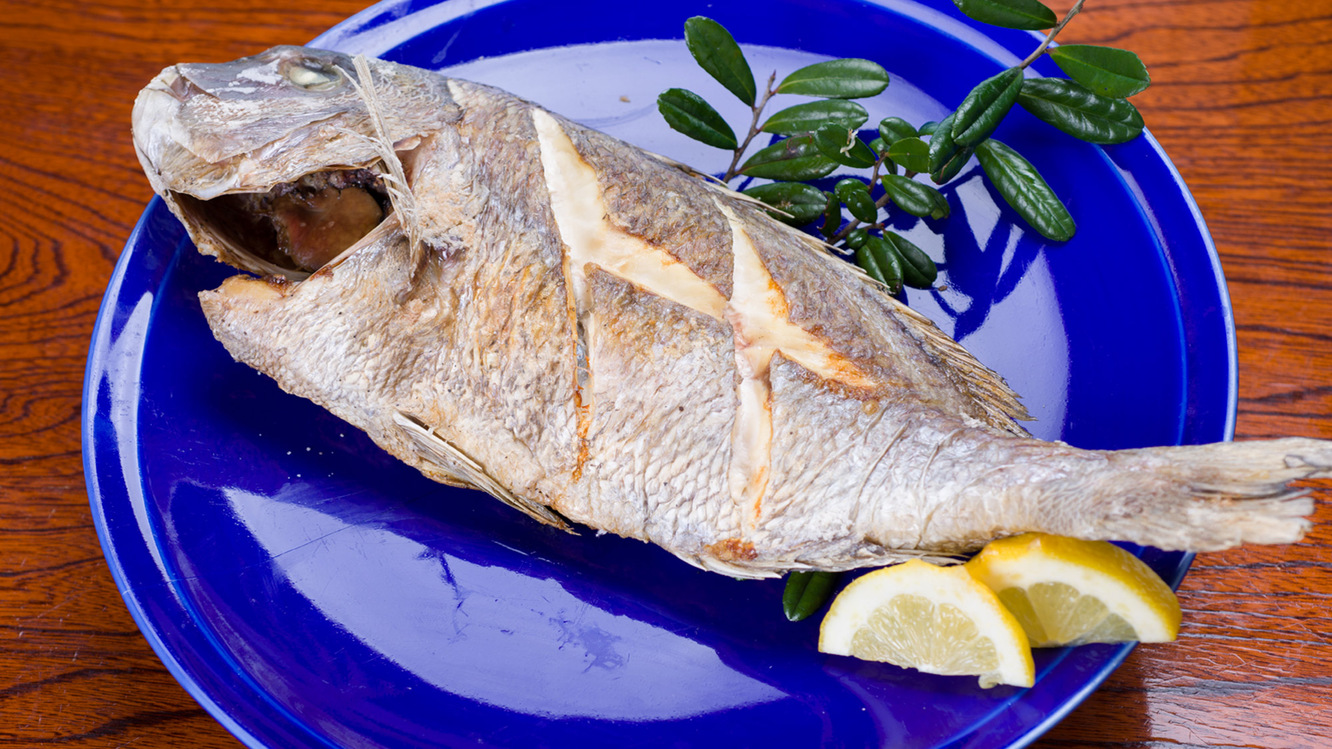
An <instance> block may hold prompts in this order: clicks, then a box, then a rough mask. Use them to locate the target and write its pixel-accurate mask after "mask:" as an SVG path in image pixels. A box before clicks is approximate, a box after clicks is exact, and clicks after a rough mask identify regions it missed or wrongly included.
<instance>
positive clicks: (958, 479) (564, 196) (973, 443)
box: [133, 47, 1332, 577]
mask: <svg viewBox="0 0 1332 749" xmlns="http://www.w3.org/2000/svg"><path fill="white" fill-rule="evenodd" d="M133 124H134V129H133V132H134V143H135V147H136V150H137V152H138V155H139V159H140V161H141V163H142V165H143V167H144V170H145V173H146V174H147V176H148V179H149V181H150V182H151V183H152V186H153V189H154V190H155V191H156V192H157V193H158V194H159V195H161V196H162V198H163V199H164V200H165V201H166V204H167V205H168V207H169V208H170V209H171V211H172V212H173V213H174V214H175V215H176V216H178V217H179V218H180V219H181V221H182V222H183V223H184V225H185V227H186V228H187V230H188V231H189V234H190V236H191V238H192V239H193V240H194V243H195V245H196V246H197V247H198V249H199V250H200V251H201V252H203V253H205V254H209V255H213V256H215V257H217V258H218V259H220V260H222V261H224V262H227V263H229V264H231V265H234V266H236V267H238V268H240V269H242V270H245V271H248V272H250V273H253V274H256V275H255V276H250V275H236V276H233V277H231V278H228V279H227V280H226V281H225V282H223V284H222V285H221V286H220V287H219V288H218V289H215V290H212V291H205V292H202V293H201V294H200V302H201V304H202V307H203V311H204V314H205V316H206V318H207V320H208V324H209V326H210V327H211V329H212V331H213V334H214V335H215V336H216V338H217V339H218V340H219V341H220V342H221V343H222V345H224V346H225V347H226V349H227V350H228V351H229V352H230V353H231V355H232V356H233V357H235V358H236V359H237V360H238V361H241V362H244V363H246V364H248V365H250V366H252V367H254V368H256V369H258V370H260V371H262V372H264V373H266V374H267V375H269V376H270V377H272V378H273V379H274V380H276V381H277V383H278V384H279V385H280V386H281V387H282V388H283V389H284V390H286V391H288V392H290V393H293V394H296V395H299V396H301V397H304V398H308V399H310V400H312V401H314V402H315V403H318V404H319V405H321V406H323V407H325V408H327V409H328V410H330V411H331V412H333V413H334V414H336V415H337V416H339V417H341V418H342V419H345V420H346V421H348V422H349V423H351V424H353V425H355V426H357V427H359V428H361V429H363V430H365V432H366V433H367V434H368V435H369V436H370V437H371V438H372V439H373V440H374V441H375V442H376V443H377V444H379V445H380V446H382V447H383V448H384V449H385V450H387V451H388V452H390V453H392V454H393V455H395V456H396V457H398V458H399V459H401V460H403V461H405V462H407V463H408V464H410V465H412V466H414V467H416V468H417V469H418V470H420V471H421V472H422V473H424V474H425V475H426V476H428V477H430V478H432V479H435V480H437V481H440V482H443V483H446V484H451V485H456V486H467V487H475V488H478V489H481V490H483V491H486V492H488V493H490V494H491V495H493V496H495V497H496V498H498V499H500V500H501V501H504V502H505V503H507V504H509V505H510V506H512V507H514V508H516V509H518V510H520V511H522V512H524V513H526V514H528V515H530V516H532V517H533V518H536V519H537V520H540V521H541V522H545V523H551V524H553V525H557V526H560V527H565V528H569V527H570V525H569V524H570V523H571V522H572V523H580V524H584V525H587V526H590V527H592V528H596V529H599V530H604V531H608V532H612V533H617V534H620V535H623V536H628V537H632V538H638V539H641V540H644V541H650V542H652V543H655V544H658V545H660V546H662V547H663V548H665V549H667V550H668V551H670V552H671V553H673V554H675V555H676V556H678V557H680V558H681V559H684V560H686V561H688V562H690V563H692V564H695V565H698V566H700V567H703V568H706V569H710V570H714V571H717V572H722V573H725V574H729V575H735V576H741V577H764V576H773V575H778V574H781V573H783V572H785V571H788V570H793V569H825V570H838V569H850V568H855V567H862V566H870V565H882V564H887V563H891V562H895V561H900V560H902V559H906V558H913V557H923V558H926V559H935V560H940V559H947V558H950V557H952V556H955V555H958V554H962V553H965V552H968V551H972V550H975V549H977V548H979V547H980V546H982V545H983V544H984V543H985V542H987V541H990V540H992V539H994V538H999V537H1002V536H1007V535H1012V534H1016V533H1021V532H1025V531H1044V532H1047V533H1054V534H1059V535H1064V536H1073V537H1078V538H1086V539H1112V540H1122V541H1132V542H1135V543H1141V544H1147V545H1152V546H1157V547H1160V548H1164V549H1188V550H1193V551H1205V550H1214V549H1223V548H1228V547H1231V546H1235V545H1238V544H1242V543H1291V542H1294V541H1296V540H1298V539H1299V538H1301V537H1302V536H1303V534H1304V533H1305V532H1306V531H1307V529H1308V527H1309V525H1308V521H1307V519H1306V517H1307V516H1308V515H1309V514H1310V513H1311V512H1312V508H1313V503H1312V500H1311V498H1310V497H1309V496H1308V492H1307V491H1306V490H1303V489H1299V488H1293V487H1291V486H1290V482H1292V481H1295V480H1298V479H1302V478H1307V477H1311V476H1321V475H1326V474H1327V473H1328V471H1329V468H1332V444H1330V443H1327V442H1322V441H1317V440H1309V439H1286V440H1273V441H1262V442H1243V443H1222V444H1216V445H1204V446H1185V447H1156V448H1142V449H1133V450H1121V451H1101V450H1080V449H1077V448H1074V447H1071V446H1069V445H1066V444H1063V443H1059V442H1045V441H1041V440H1037V439H1034V438H1032V437H1030V436H1029V435H1027V433H1026V432H1025V430H1023V429H1022V427H1021V426H1020V425H1019V424H1018V421H1020V420H1022V419H1025V418H1026V417H1027V415H1026V412H1025V410H1024V409H1023V408H1022V406H1021V404H1020V403H1019V401H1018V397H1017V396H1016V394H1014V393H1013V392H1012V391H1011V390H1010V389H1009V388H1008V387H1007V385H1006V384H1005V383H1004V382H1003V380H1002V379H1001V378H1000V377H999V376H998V375H996V374H995V373H993V372H991V371H990V370H989V369H987V368H986V367H985V366H984V365H982V364H981V363H980V362H978V361H977V360H976V359H975V358H974V357H972V356H971V355H970V354H969V353H967V352H966V351H965V350H964V349H963V348H962V347H961V346H959V345H958V344H957V343H956V342H954V341H952V340H951V339H950V338H948V336H946V335H945V334H943V333H942V332H941V331H940V330H939V329H938V328H937V327H935V326H934V325H933V323H931V322H930V321H929V320H927V319H926V318H924V317H923V316H921V315H920V314H919V313H916V312H914V311H912V310H911V309H909V308H908V307H906V306H905V305H903V304H901V303H899V302H898V301H897V300H895V299H894V298H893V297H892V296H890V295H889V294H888V293H887V292H886V290H885V289H884V288H883V287H882V286H880V285H879V284H876V283H875V282H873V281H871V280H870V279H869V278H867V277H866V276H865V275H864V274H863V273H862V272H860V271H859V270H858V269H856V268H854V267H853V266H851V265H850V264H848V263H846V262H844V261H842V260H840V259H838V258H836V257H834V256H832V255H831V254H829V253H828V252H826V251H825V250H826V248H825V246H824V245H822V243H820V242H818V241H817V240H815V239H813V238H812V237H809V236H807V235H804V234H802V233H800V232H799V231H796V230H794V229H791V228H790V227H787V226H785V225H783V224H781V223H779V222H777V221H775V220H773V219H771V218H770V217H769V216H768V215H767V214H766V213H765V211H764V210H763V209H762V208H761V207H759V206H756V205H754V203H753V201H752V200H750V199H747V198H745V197H744V196H742V195H740V194H738V193H734V192H732V191H730V190H729V189H727V188H725V187H722V186H719V185H717V184H715V183H713V182H710V181H709V180H708V179H706V178H704V177H702V176H701V175H698V174H696V173H695V172H693V171H692V170H690V169H689V168H688V167H684V166H682V165H680V164H676V163H673V162H671V161H669V160H668V159H665V158H662V157H660V156H656V155H654V154H650V153H647V152H644V151H641V150H639V149H637V148H635V147H633V146H631V145H628V144H626V143H623V142H621V141H618V140H616V139H614V138H612V137H610V136H607V135H605V134H602V133H599V132H596V131H593V130H590V129H587V128H585V127H582V126H580V125H578V124H576V123H573V122H570V121H569V120H566V119H564V118H562V117H560V116H558V115H556V114H553V113H550V112H547V111H545V110H543V109H541V108H540V107H538V106H536V105H534V104H531V103H529V102H526V101H523V100H521V99H519V98H517V97H515V96H512V95H510V94H507V93H505V92H502V91H499V90H497V89H494V88H491V87H487V86H483V85H480V84H476V83H470V82H466V81H461V80H456V79H447V78H444V77H441V76H439V75H437V74H435V73H432V72H430V71H426V70H422V69H418V68H412V67H408V66H403V65H398V64H394V63H390V62H387V61H382V60H364V59H361V58H358V59H357V60H353V59H352V58H349V57H348V56H346V55H342V54H339V53H335V52H328V51H322V50H314V49H306V48H300V47H277V48H274V49H271V50H269V51H267V52H264V53H262V54H260V55H256V56H254V57H249V58H243V59H241V60H237V61H234V62H230V63H221V64H180V65H175V66H171V67H169V68H167V69H166V70H164V71H163V72H162V73H161V75H159V76H158V77H157V78H156V79H155V80H154V81H152V82H151V83H150V84H149V85H148V86H147V87H146V88H145V89H144V90H143V92H142V93H141V94H140V95H139V97H138V99H137V101H136V102H135V106H134V123H133ZM367 174H368V175H370V176H369V177H367V176H366V175H367ZM367 217H369V218H367ZM376 218H377V220H378V223H377V224H375V223H374V220H373V219H376ZM370 224H374V228H372V229H369V230H368V232H365V228H364V227H365V226H367V225H370ZM362 234H363V235H362ZM358 236H359V238H358Z"/></svg>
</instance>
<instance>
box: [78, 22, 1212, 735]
mask: <svg viewBox="0 0 1332 749" xmlns="http://www.w3.org/2000/svg"><path fill="white" fill-rule="evenodd" d="M512 1H513V0H471V2H468V0H438V1H437V2H434V3H430V4H428V5H425V6H423V7H428V8H438V7H441V6H450V7H454V6H458V7H461V6H464V5H465V6H466V9H465V10H463V11H459V12H456V13H453V14H452V15H451V16H449V17H450V18H456V17H459V16H462V15H466V14H467V13H471V12H476V11H479V10H482V9H485V8H489V7H492V6H497V5H503V4H506V3H508V2H512ZM843 1H844V2H849V3H857V2H859V3H861V4H867V5H871V6H872V7H875V8H878V9H881V10H889V11H893V10H896V11H900V10H901V7H902V6H904V5H915V4H916V3H915V2H914V0H901V1H895V0H880V1H879V2H866V0H843ZM412 5H413V3H412V0H382V1H381V2H378V3H375V4H374V5H371V6H369V7H367V8H365V9H363V10H361V11H359V12H358V13H355V14H353V15H351V16H349V17H347V18H346V19H344V20H342V21H340V22H339V23H338V24H336V25H334V26H333V27H331V28H330V29H328V30H327V31H325V32H323V33H321V34H320V35H319V36H317V37H316V38H315V39H313V40H311V42H309V44H310V46H315V45H319V44H324V43H326V42H329V41H337V40H338V38H339V36H340V35H341V36H343V38H344V39H345V38H346V37H345V35H346V34H348V33H353V34H354V33H355V32H356V31H357V30H358V28H361V29H363V28H364V25H365V24H366V23H367V22H371V21H373V20H374V19H377V18H381V17H384V16H386V15H392V14H393V11H394V10H398V9H409V8H410V7H411V6H412ZM890 5H891V6H893V7H889V6H890ZM415 12H418V11H410V10H409V11H408V13H407V14H408V15H411V14H413V13H415ZM396 17H398V16H395V18H396ZM958 41H959V43H963V44H965V43H966V42H965V41H962V40H958ZM1143 140H1144V143H1145V144H1146V146H1147V147H1148V148H1149V149H1150V154H1151V156H1152V158H1153V162H1154V163H1155V164H1156V165H1158V166H1162V167H1164V168H1165V169H1166V171H1167V175H1168V177H1169V181H1168V183H1162V182H1157V183H1154V184H1153V185H1152V186H1151V190H1152V191H1153V192H1154V193H1160V192H1162V191H1167V190H1168V191H1170V192H1171V194H1170V195H1169V196H1168V197H1171V198H1174V199H1178V200H1179V201H1181V202H1182V207H1184V208H1185V209H1186V210H1187V212H1188V214H1189V218H1190V219H1191V227H1190V228H1191V230H1192V231H1190V232H1189V235H1190V236H1189V238H1190V239H1200V240H1201V244H1202V247H1201V249H1202V251H1203V257H1205V258H1206V260H1207V261H1208V264H1209V265H1210V270H1211V277H1210V278H1208V279H1207V281H1208V282H1209V283H1208V288H1209V289H1210V288H1214V289H1215V291H1216V293H1217V297H1218V302H1219V304H1220V309H1219V313H1220V318H1221V323H1222V326H1223V338H1224V342H1225V360H1226V374H1227V377H1226V388H1225V390H1226V392H1225V403H1224V404H1220V403H1219V404H1217V406H1222V405H1223V406H1224V423H1223V425H1222V426H1221V431H1222V435H1221V439H1222V440H1225V441H1229V440H1231V439H1233V437H1234V430H1235V422H1236V418H1237V412H1238V341H1237V337H1236V331H1235V323H1234V317H1233V309H1232V306H1231V301H1230V296H1229V289H1228V285H1227V283H1226V280H1225V276H1224V273H1223V270H1222V267H1221V259H1220V255H1219V253H1218V252H1217V250H1216V246H1215V243H1214V240H1213V238H1212V236H1211V233H1210V232H1209V230H1208V228H1207V224H1206V221H1205V219H1204V217H1203V215H1202V212H1201V209H1200V208H1199V206H1198V204H1197V201H1196V200H1195V199H1194V197H1193V195H1192V193H1191V191H1190V190H1189V188H1188V186H1187V184H1186V183H1185V182H1184V179H1183V177H1182V175H1181V174H1180V173H1179V170H1178V168H1177V167H1176V166H1175V164H1174V163H1173V162H1172V161H1171V160H1170V159H1169V157H1168V156H1167V155H1166V153H1165V150H1164V148H1163V147H1162V146H1161V144H1160V142H1159V141H1158V140H1157V139H1156V138H1155V136H1154V135H1153V134H1152V133H1151V132H1150V130H1144V132H1143ZM1102 152H1103V153H1104V150H1102ZM1112 164H1113V161H1112ZM1116 166H1117V165H1116ZM1125 187H1126V188H1127V186H1125ZM1142 197H1143V196H1142V195H1141V194H1139V195H1138V198H1142ZM1138 202H1140V201H1138ZM1140 208H1141V209H1142V210H1144V211H1145V210H1147V207H1146V206H1142V205H1140ZM165 211H166V206H165V204H164V203H163V202H162V199H161V198H160V197H159V196H156V195H154V196H153V198H152V199H151V200H150V201H149V202H148V203H147V205H146V206H145V208H144V210H143V212H142V214H140V216H139V219H138V220H137V222H136V223H135V226H134V228H133V229H132V231H131V232H130V234H129V236H128V237H127V239H126V241H125V246H124V248H123V250H122V252H121V255H120V257H119V258H118V260H117V262H116V265H115V268H114V270H113V271H112V274H111V276H110V278H109V280H108V282H107V288H106V291H105V293H104V295H103V298H102V301H101V303H100V305H99V308H98V312H97V317H96V320H95V322H94V326H93V331H92V335H91V339H90V342H89V349H88V356H87V364H86V367H85V372H84V382H83V387H82V398H83V401H82V405H81V418H80V421H81V437H82V452H83V455H82V457H83V461H82V463H83V470H84V476H85V483H86V487H87V491H88V497H89V502H90V505H91V509H92V518H93V525H94V528H95V530H96V533H97V537H98V541H99V543H100V544H101V546H102V550H103V554H104V557H105V559H106V562H107V566H108V568H109V570H110V573H111V576H112V579H113V581H114V582H115V584H116V587H117V590H118V592H119V593H120V595H121V597H122V599H123V600H124V601H125V604H126V607H127V609H128V610H129V612H130V615H131V617H132V618H133V620H134V622H135V624H136V626H137V627H138V629H139V631H140V633H141V634H142V635H143V637H144V639H145V640H146V641H147V642H148V644H149V646H150V647H151V648H152V649H153V651H154V652H155V653H156V655H157V656H158V658H159V659H160V660H161V661H162V663H163V665H164V666H165V667H166V669H167V670H168V672H169V673H171V675H172V676H173V678H175V679H176V681H177V683H179V684H180V685H181V686H182V687H183V688H184V689H185V691H186V693H187V694H189V695H190V696H191V697H192V698H193V699H194V700H195V701H196V702H198V703H199V704H200V706H201V707H203V708H204V710H205V711H207V712H208V713H209V714H210V715H211V716H212V717H213V718H214V719H215V720H217V721H218V723H219V724H221V725H222V726H223V728H225V729H226V730H227V731H228V732H229V733H231V734H232V735H233V736H234V737H235V738H236V739H237V740H239V741H240V742H241V743H242V744H245V745H246V746H249V747H252V748H253V749H269V747H272V746H275V744H273V743H271V742H269V741H267V740H265V739H264V738H262V737H261V736H260V735H258V734H257V733H255V732H254V731H252V730H251V729H250V727H248V726H247V725H246V724H245V723H243V722H242V720H241V719H240V718H238V717H237V716H236V715H234V714H233V711H231V710H228V709H227V708H226V707H225V706H224V705H223V704H221V703H220V702H219V701H218V700H217V699H216V698H215V695H214V694H212V693H211V692H210V690H209V689H208V688H207V687H206V686H205V685H204V684H203V683H202V682H201V681H200V679H199V678H198V676H197V675H196V674H195V673H193V672H192V671H191V670H190V669H189V668H187V667H186V665H185V663H184V662H183V661H182V659H181V658H180V657H179V654H178V653H177V652H176V649H175V646H173V644H172V643H169V642H167V641H166V639H165V638H164V637H163V636H162V633H161V631H159V627H158V626H157V625H156V623H155V621H154V619H153V618H152V616H151V615H150V613H149V612H148V611H147V610H146V609H145V608H144V606H143V605H141V603H140V601H139V596H138V593H139V591H141V590H145V589H151V588H155V587H157V585H158V584H159V583H158V582H156V581H155V582H154V583H153V584H150V585H139V584H136V583H133V582H131V580H130V579H129V577H127V570H126V568H125V567H124V566H123V564H122V560H120V558H119V556H118V555H117V554H116V553H115V550H116V547H117V542H116V540H115V539H113V537H112V533H113V530H112V528H111V527H110V526H109V524H108V519H107V517H106V514H105V511H106V507H105V505H104V504H103V500H104V497H103V495H102V489H103V487H102V485H101V481H100V479H99V476H98V473H97V470H98V460H99V455H98V435H97V434H96V432H97V429H96V423H95V421H96V419H97V417H98V415H99V411H100V409H99V401H98V394H99V390H100V387H101V385H102V382H103V380H104V379H105V377H106V376H107V375H109V374H110V373H111V372H112V370H113V369H114V362H109V361H108V358H109V357H110V355H111V354H112V352H111V351H109V350H108V345H109V341H110V339H111V335H112V332H111V328H112V320H111V318H112V317H113V316H114V314H115V312H116V310H117V309H118V308H119V302H121V301H122V300H121V299H120V293H121V291H122V287H123V285H124V283H125V280H126V277H127V275H128V274H129V272H130V267H131V265H132V262H133V260H134V256H135V253H134V252H133V251H132V250H133V248H135V247H136V246H137V245H138V244H139V243H140V242H141V241H143V238H144V235H145V234H147V233H148V232H149V230H150V226H151V224H152V223H153V222H154V221H158V220H161V213H162V212H165ZM1195 231H1196V234H1195V233H1193V232H1195ZM1159 238H1160V239H1161V240H1162V241H1163V246H1162V251H1163V254H1164V255H1165V256H1166V258H1167V259H1169V258H1170V257H1171V251H1170V249H1169V248H1167V247H1166V246H1164V237H1159ZM178 251H179V248H177V250H176V251H175V252H178ZM175 252H173V256H172V258H170V259H169V262H171V263H174V262H175V260H174V256H175ZM166 273H167V274H169V273H170V271H169V270H168V271H166ZM1194 282H1195V283H1197V282H1198V280H1197V279H1194ZM1176 291H1177V293H1178V286H1176ZM1185 395H1186V396H1187V395H1188V393H1187V392H1186V393H1185ZM101 457H105V456H101ZM122 461H123V457H122ZM133 464H134V465H135V466H136V467H140V466H141V462H140V461H139V459H138V457H137V455H136V456H135V459H134V461H133ZM121 478H122V479H123V481H124V485H125V490H126V491H127V492H128V491H130V490H131V487H130V485H131V482H132V481H134V482H138V483H139V489H140V490H142V489H143V488H144V487H143V486H142V475H141V474H139V475H136V476H134V477H130V476H123V475H122V476H121ZM1193 557H1194V555H1192V554H1187V555H1185V556H1184V558H1183V559H1182V561H1181V562H1180V564H1179V565H1178V572H1177V574H1176V575H1175V576H1174V579H1168V580H1167V582H1168V583H1169V584H1170V585H1171V587H1172V588H1176V587H1178V585H1179V583H1180V581H1181V580H1182V579H1183V577H1184V575H1185V574H1186V573H1187V571H1188V569H1189V567H1190V566H1191V564H1192V560H1193ZM165 582H168V583H169V582H171V581H170V580H167V581H165ZM1133 648H1134V644H1131V643H1130V644H1123V645H1119V646H1117V647H1116V649H1115V650H1114V652H1113V653H1112V654H1110V655H1109V657H1107V658H1106V660H1105V661H1104V663H1103V664H1102V665H1101V667H1100V668H1098V669H1096V671H1095V672H1094V673H1092V674H1091V675H1090V677H1089V678H1087V680H1086V681H1085V682H1084V683H1083V684H1082V686H1081V688H1080V689H1079V690H1078V691H1077V692H1075V693H1073V694H1071V695H1070V696H1069V697H1068V698H1067V699H1065V700H1064V701H1063V702H1062V703H1061V704H1060V706H1059V708H1058V709H1055V710H1051V711H1049V712H1048V713H1047V714H1046V715H1045V716H1044V718H1043V719H1042V720H1040V721H1038V722H1037V723H1035V724H1033V725H1031V726H1030V727H1029V728H1028V729H1027V730H1025V731H1023V732H1021V733H1020V734H1018V735H1015V736H1013V738H1012V740H1011V741H1009V742H1008V743H1006V744H1004V745H1003V746H1005V747H1008V748H1009V749H1020V748H1021V747H1025V746H1027V745H1029V744H1030V743H1031V742H1032V741H1035V740H1036V739H1037V738H1038V737H1040V736H1041V735H1043V734H1044V733H1045V732H1047V731H1048V730H1049V729H1050V728H1051V727H1053V726H1054V725H1055V724H1057V723H1058V722H1060V721H1062V720H1063V719H1064V718H1066V717H1067V716H1068V714H1069V713H1071V712H1072V711H1073V710H1075V709H1076V708H1077V707H1078V706H1079V705H1081V704H1082V702H1083V701H1085V700H1086V698H1087V697H1088V696H1090V695H1091V694H1092V693H1093V692H1094V691H1096V690H1097V689H1098V688H1099V687H1100V686H1101V685H1102V684H1103V683H1104V681H1105V679H1106V678H1108V677H1109V675H1110V674H1111V673H1113V672H1114V671H1115V670H1116V669H1117V668H1118V667H1119V666H1120V665H1121V664H1122V663H1123V661H1124V659H1125V658H1126V657H1127V656H1128V654H1129V653H1130V652H1131V651H1132V650H1133ZM1066 656H1067V653H1065V654H1062V655H1060V656H1059V657H1058V658H1057V659H1056V660H1055V661H1054V662H1053V663H1051V665H1050V668H1054V667H1056V666H1057V665H1058V664H1059V663H1060V662H1062V661H1063V660H1064V658H1065V657H1066ZM254 691H255V692H256V696H257V697H258V699H260V700H263V701H268V700H267V698H266V697H265V696H264V692H263V690H260V689H257V688H256V689H255V690H254ZM1016 699H1020V697H1018V698H1016ZM270 704H272V703H270ZM273 706H274V707H276V708H277V709H278V710H279V711H281V713H285V714H286V717H287V718H288V719H290V720H291V721H292V722H293V724H294V725H295V726H296V727H298V728H299V729H300V735H301V736H302V737H306V738H307V739H308V740H309V742H311V743H310V745H321V746H333V744H331V743H329V742H328V741H327V740H326V739H325V738H324V737H323V736H321V735H319V734H317V733H315V732H313V731H310V730H309V729H308V727H307V726H306V725H305V724H304V723H303V722H302V721H300V720H298V719H296V718H295V716H292V715H290V714H289V713H287V711H286V710H285V709H283V708H282V707H281V706H278V705H273ZM246 717H252V716H250V715H248V714H247V716H246ZM965 738H966V737H965V736H961V737H959V738H958V739H956V740H955V742H961V741H962V740H963V739H965Z"/></svg>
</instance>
